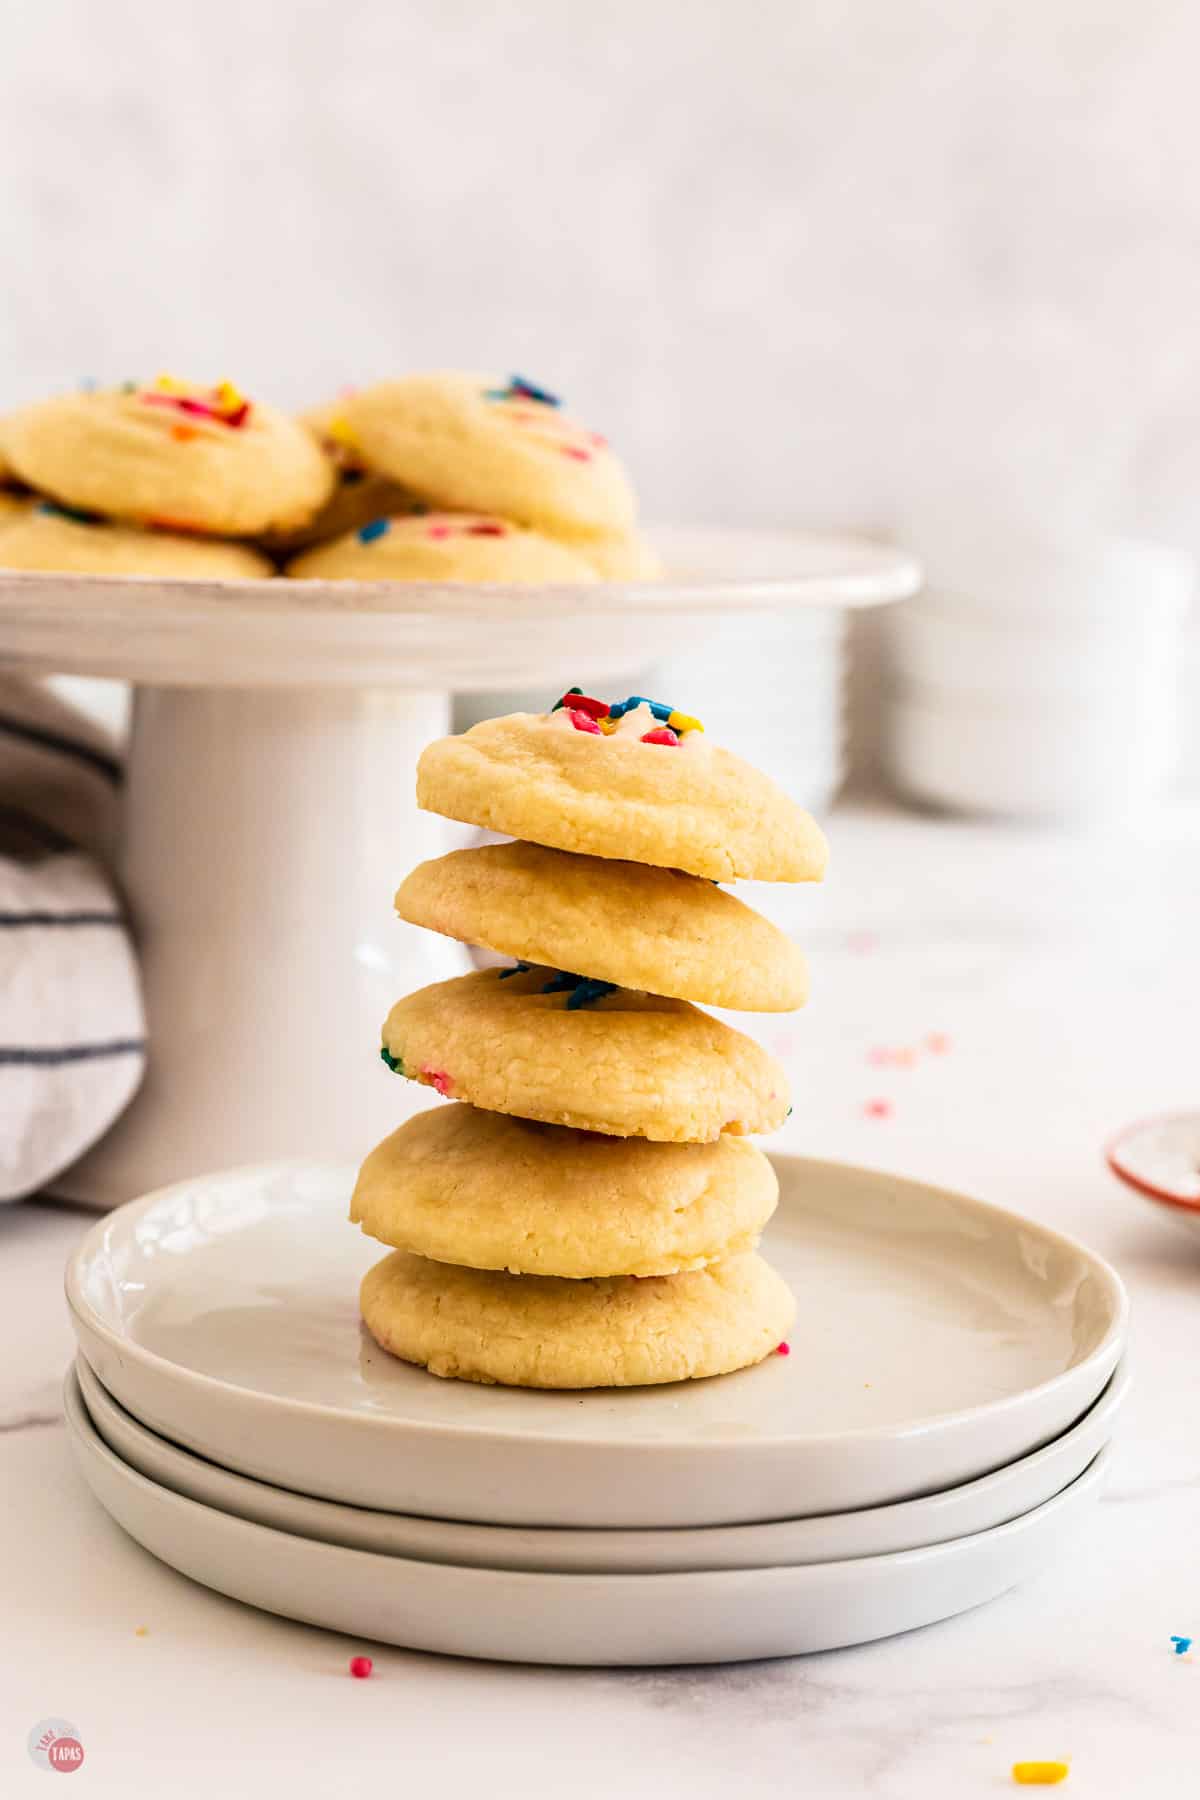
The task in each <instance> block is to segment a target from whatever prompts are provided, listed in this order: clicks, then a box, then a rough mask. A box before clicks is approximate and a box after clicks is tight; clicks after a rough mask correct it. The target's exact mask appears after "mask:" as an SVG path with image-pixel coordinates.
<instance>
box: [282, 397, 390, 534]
mask: <svg viewBox="0 0 1200 1800" xmlns="http://www.w3.org/2000/svg"><path fill="white" fill-rule="evenodd" d="M342 405H343V401H341V400H331V401H330V402H329V403H328V405H326V406H314V407H311V408H310V409H309V410H308V411H307V412H303V413H299V414H298V415H297V417H298V418H299V420H300V423H301V424H302V425H303V426H304V428H305V430H306V431H309V432H311V434H312V436H313V437H314V438H315V439H316V442H317V444H318V445H319V446H320V449H321V454H322V455H323V456H324V457H325V458H326V459H327V461H328V462H329V464H330V467H331V469H332V471H333V481H334V486H333V492H332V493H331V494H330V496H329V499H328V500H327V501H326V502H325V504H324V506H323V507H322V508H321V510H320V512H319V513H317V515H316V517H315V518H313V519H310V521H309V522H308V524H307V525H303V526H301V527H300V528H299V529H298V530H295V531H276V532H269V533H268V534H267V536H266V537H265V538H264V540H263V542H264V544H265V547H266V548H267V549H268V550H270V551H271V552H272V554H273V555H277V556H292V555H295V554H296V553H297V552H298V551H300V550H307V549H308V548H309V546H310V545H312V544H323V543H325V542H326V540H327V539H329V538H335V537H341V536H342V535H343V534H344V533H345V532H347V531H357V530H358V529H359V527H360V526H362V525H369V524H370V523H371V521H372V520H373V519H387V518H398V517H400V516H401V515H402V514H403V513H406V512H412V511H414V510H417V509H420V504H421V503H420V502H419V501H418V500H417V499H416V497H415V495H413V494H410V493H408V491H407V490H406V489H405V488H402V487H401V486H400V485H399V483H398V482H395V481H390V480H389V479H388V477H387V476H386V475H377V474H375V472H374V471H373V470H371V469H367V468H365V467H364V466H363V462H362V458H361V457H360V456H359V454H358V452H357V451H356V450H353V449H351V447H350V445H349V443H348V442H347V441H346V428H345V423H344V421H343V419H342V416H341V409H342Z"/></svg>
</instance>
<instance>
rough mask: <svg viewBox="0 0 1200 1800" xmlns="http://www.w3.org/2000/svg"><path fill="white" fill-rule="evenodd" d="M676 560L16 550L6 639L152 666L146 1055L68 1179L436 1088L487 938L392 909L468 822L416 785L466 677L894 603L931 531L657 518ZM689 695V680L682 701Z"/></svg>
mask: <svg viewBox="0 0 1200 1800" xmlns="http://www.w3.org/2000/svg"><path fill="white" fill-rule="evenodd" d="M654 535H655V537H656V540H657V541H658V543H659V546H660V548H661V550H662V552H663V555H664V557H665V559H666V562H667V566H668V568H669V569H670V570H671V575H670V577H669V579H667V580H666V581H663V582H660V583H655V584H653V585H637V584H630V585H620V586H618V585H615V584H612V585H603V586H594V587H581V588H570V587H555V588H551V587H544V588H510V587H500V586H494V587H474V588H472V587H466V586H446V585H440V586H426V585H417V584H411V585H409V584H397V583H358V582H338V583H333V582H286V581H247V582H221V583H217V582H203V581H171V582H161V581H157V580H151V579H149V578H144V577H137V578H135V577H126V578H123V579H110V578H108V577H103V576H66V575H62V576H59V575H28V574H15V573H14V574H5V573H4V572H3V571H0V661H3V662H4V663H5V664H7V665H8V666H9V667H16V668H21V669H24V670H27V671H28V672H29V673H31V674H34V673H36V674H48V673H55V674H78V675H101V676H117V677H121V678H124V679H127V680H130V681H132V682H133V683H134V684H135V695H134V712H133V730H132V737H131V742H130V752H129V766H128V775H127V793H126V803H125V814H124V828H123V835H122V847H121V858H120V869H119V874H120V878H121V880H122V883H123V886H124V890H125V894H126V897H127V899H128V902H129V906H130V909H131V912H132V916H133V920H134V926H135V930H136V934H137V939H138V944H139V948H140V953H141V957H142V966H143V974H144V984H145V1002H146V1014H147V1024H148V1034H149V1058H148V1073H147V1076H146V1080H145V1082H144V1084H143V1087H142V1089H141V1091H140V1092H139V1094H138V1096H137V1098H136V1099H135V1101H134V1102H133V1104H132V1106H131V1107H130V1108H129V1110H128V1111H127V1112H126V1113H125V1114H124V1116H123V1117H122V1118H121V1119H120V1120H119V1121H118V1123H117V1124H116V1126H115V1127H114V1129H113V1130H112V1131H111V1132H110V1133H109V1134H108V1136H107V1137H106V1138H105V1139H104V1140H103V1142H102V1143H101V1144H99V1145H98V1146H97V1147H96V1148H95V1149H94V1150H93V1151H91V1152H90V1153H89V1155H88V1156H87V1157H85V1158H84V1160H83V1161H82V1162H81V1163H79V1164H77V1165H76V1167H75V1168H74V1169H72V1170H71V1171H70V1172H69V1174H68V1175H66V1176H64V1177H62V1178H61V1179H60V1181H59V1182H58V1183H57V1184H56V1191H58V1192H60V1193H63V1194H66V1195H69V1196H70V1197H72V1198H75V1199H80V1200H84V1201H87V1202H88V1203H90V1204H93V1205H96V1206H103V1207H107V1206H114V1205H117V1204H118V1203H120V1202H121V1201H124V1200H128V1199H130V1198H131V1197H132V1196H134V1195H136V1194H139V1193H144V1192H145V1191H147V1190H148V1189H150V1188H155V1187H159V1186H162V1185H164V1184H165V1183H167V1182H171V1181H175V1180H179V1179H180V1178H182V1177H187V1176H191V1175H195V1174H198V1173H201V1172H203V1171H205V1170H210V1169H216V1168H219V1167H228V1166H229V1165H231V1164H237V1163H242V1162H258V1161H265V1160H269V1159H271V1158H274V1157H280V1156H286V1157H305V1158H312V1159H315V1160H319V1161H334V1160H347V1161H352V1160H354V1159H356V1158H357V1157H359V1156H361V1155H362V1153H363V1151H364V1149H365V1148H366V1147H368V1146H369V1145H370V1144H371V1143H372V1142H374V1141H375V1140H376V1139H377V1138H379V1137H381V1136H383V1135H384V1134H385V1133H386V1132H387V1131H388V1130H389V1129H391V1128H393V1127H394V1126H395V1125H397V1124H399V1123H400V1122H401V1120H402V1119H404V1118H405V1117H407V1116H408V1114H409V1113H411V1112H413V1111H415V1110H416V1109H417V1108H418V1107H420V1106H422V1105H424V1104H425V1103H426V1100H427V1096H425V1095H424V1094H423V1093H422V1092H421V1091H420V1090H419V1089H417V1088H416V1087H414V1086H411V1085H410V1084H408V1083H406V1082H401V1081H397V1080H396V1079H395V1077H394V1076H391V1075H389V1074H388V1072H387V1071H386V1069H384V1067H383V1066H382V1064H381V1063H380V1062H379V1060H378V1056H377V1051H376V1045H377V1044H378V1041H379V1027H380V1024H381V1022H382V1020H383V1018H384V1016H385V1014H386V1012H387V1010H388V1008H389V1007H390V1005H391V1004H392V1002H393V1001H394V1000H395V999H397V998H398V996H399V995H400V994H402V993H405V992H407V991H408V990H409V989H411V988H415V987H420V986H421V985H423V984H424V983H426V982H429V981H434V980H438V979H440V978H442V977H444V976H447V975H451V974H453V973H455V972H456V971H458V970H460V969H462V968H463V966H464V962H463V955H462V952H461V950H460V949H459V948H458V947H457V946H456V945H454V944H452V943H451V942H449V940H446V941H444V942H442V941H439V940H438V939H437V938H436V937H433V936H431V934H430V933H428V932H418V931H415V930H412V929H411V928H410V927H408V926H405V925H403V924H401V923H399V922H398V921H397V920H395V919H394V918H391V917H389V908H388V896H389V895H390V894H391V893H392V892H393V891H394V889H395V888H396V886H397V885H398V883H399V881H400V879H401V877H402V876H403V875H404V874H406V873H407V871H408V870H409V869H410V868H411V867H412V865H413V864H414V863H416V862H418V861H420V860H421V859H422V858H424V857H427V856H435V855H437V854H438V853H439V851H440V850H441V849H442V848H444V847H445V846H446V845H447V843H448V842H449V841H450V836H449V833H450V829H451V828H449V827H448V826H447V825H446V823H445V821H442V820H439V819H436V818H433V817H431V816H430V815H428V814H424V813H420V812H418V811H417V809H416V805H415V802H414V799H413V788H414V767H415V764H416V760H417V757H418V755H419V754H420V751H421V750H422V749H423V748H424V746H425V745H426V744H427V743H428V742H429V741H430V739H431V738H435V737H438V736H441V735H442V734H444V732H445V731H446V730H447V729H448V716H449V700H448V697H449V694H450V692H451V691H452V690H460V691H463V690H466V691H469V690H478V689H490V688H504V687H529V686H530V685H532V684H537V683H541V684H542V685H543V686H544V689H545V693H546V697H547V703H549V702H550V700H551V699H552V698H553V697H555V696H556V695H557V694H558V693H560V692H561V691H562V690H563V689H564V688H565V687H567V686H570V685H571V684H572V683H578V684H580V685H585V686H588V687H592V688H600V689H601V690H602V689H603V684H604V681H605V679H606V677H607V676H609V675H618V674H619V673H620V672H621V671H622V670H623V669H627V668H629V667H631V666H634V667H636V666H639V665H644V664H648V663H651V662H653V661H656V660H659V659H661V658H662V657H664V656H665V655H667V654H668V653H669V652H670V650H671V649H672V647H673V646H674V645H676V644H678V643H679V642H680V641H681V639H685V640H686V641H688V642H695V641H697V640H698V639H701V638H702V636H703V634H704V632H705V630H706V628H710V627H711V626H712V624H713V622H714V621H716V620H719V619H728V618H729V616H730V615H731V614H737V615H744V617H745V624H746V631H747V633H748V634H752V633H753V631H754V621H755V617H756V616H762V615H763V614H764V613H773V612H775V611H777V610H778V609H780V608H785V607H796V606H810V605H819V606H830V605H845V606H870V605H877V604H880V603H882V602H884V601H888V600H895V599H900V598H902V597H903V596H905V595H907V594H910V593H912V592H913V591H915V589H916V587H917V586H918V585H919V570H918V568H917V565H916V563H915V562H914V561H913V559H912V558H911V557H909V556H907V555H905V554H903V553H901V552H898V551H895V550H891V549H887V548H884V547H880V546H876V545H872V544H868V543H862V542H858V541H855V540H848V539H845V538H831V537H822V536H814V535H799V534H790V533H770V532H740V531H738V532H734V531H707V530H696V531H693V530H688V531H678V532H660V533H657V534H654ZM686 698H687V697H686V695H685V696H682V698H681V704H686Z"/></svg>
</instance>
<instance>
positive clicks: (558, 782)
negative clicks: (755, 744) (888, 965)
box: [417, 696, 827, 881]
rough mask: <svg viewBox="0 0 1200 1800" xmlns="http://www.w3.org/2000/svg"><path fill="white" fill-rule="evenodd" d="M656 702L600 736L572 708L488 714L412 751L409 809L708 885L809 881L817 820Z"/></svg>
mask: <svg viewBox="0 0 1200 1800" xmlns="http://www.w3.org/2000/svg"><path fill="white" fill-rule="evenodd" d="M573 698H574V697H569V700H571V701H572V702H573ZM579 698H580V699H581V700H587V696H580V697H579ZM634 699H636V696H631V701H632V700H634ZM605 704H606V703H604V702H597V701H590V700H588V706H590V707H593V708H594V707H597V706H599V707H604V706H605ZM622 704H626V703H622ZM656 706H658V703H657V702H654V703H650V704H644V705H641V706H637V705H633V706H630V709H629V710H628V711H624V712H622V714H621V716H620V718H619V719H618V720H617V722H616V726H615V729H613V730H611V731H610V732H606V731H605V730H603V729H602V728H601V726H600V724H599V723H598V722H597V720H596V718H595V717H594V716H593V715H592V713H590V712H589V711H588V710H587V709H586V707H580V706H578V705H576V704H574V703H569V704H567V705H564V706H560V707H559V708H557V710H555V711H553V712H549V713H510V714H509V715H508V716H507V717H505V718H500V719H485V720H484V721H483V722H482V723H481V724H479V725H474V726H472V728H471V730H470V731H467V732H464V733H463V734H462V735H461V736H458V737H448V738H439V739H438V740H437V742H436V743H433V744H430V745H429V746H428V748H427V749H426V750H424V751H423V752H422V755H421V759H420V761H419V763H418V764H417V804H418V805H419V806H422V807H424V808H425V809H426V811H428V812H435V813H443V814H444V815H445V816H446V817H447V818H451V819H461V820H462V821H463V822H464V823H465V824H468V825H481V826H483V827H484V828H485V829H487V830H490V831H498V832H502V833H504V835H505V836H506V837H515V838H526V839H528V840H529V841H531V842H532V843H535V844H546V845H549V846H550V847H551V848H552V849H556V850H573V851H581V852H584V853H585V854H588V855H591V856H604V857H617V858H620V859H622V860H625V861H630V862H641V863H652V864H655V865H656V866H658V867H660V868H668V869H683V870H686V871H687V872H688V873H689V874H692V875H704V876H707V877H708V878H709V879H711V880H714V881H735V880H742V879H745V880H750V881H819V880H820V879H821V877H822V875H823V874H824V872H825V862H826V856H827V848H826V844H825V839H824V836H823V834H822V832H821V830H820V827H819V826H818V825H817V824H816V822H815V821H814V820H813V819H812V818H810V816H809V815H808V814H807V813H806V812H802V811H801V809H800V808H799V807H798V806H797V805H796V803H795V801H794V800H791V799H789V797H788V796H787V795H786V794H785V793H784V792H783V790H782V789H781V788H779V787H777V786H776V784H775V783H774V782H773V781H772V780H771V779H770V777H769V776H767V775H763V774H761V773H760V772H759V771H758V770H757V769H755V768H752V767H751V766H750V764H749V763H745V762H743V761H742V760H741V758H740V757H737V756H734V755H733V754H732V753H731V752H730V751H728V750H722V749H720V748H719V747H718V746H716V745H714V744H711V743H710V742H709V741H708V738H707V737H706V735H705V734H704V732H703V731H699V730H695V729H691V728H688V727H687V726H684V725H681V727H680V732H679V734H678V736H677V734H676V731H675V730H674V729H673V728H672V727H671V726H670V725H669V723H668V719H669V718H675V719H677V720H680V719H681V718H682V715H681V714H679V713H675V712H673V711H672V710H671V708H669V707H658V712H655V711H654V710H653V707H656ZM660 715H661V716H660ZM608 716H609V718H610V719H611V717H612V715H611V714H609V715H608ZM647 738H649V740H650V741H648V742H647V741H645V740H646V739H647Z"/></svg>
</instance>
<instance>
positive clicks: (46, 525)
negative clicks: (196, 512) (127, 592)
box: [0, 496, 275, 581]
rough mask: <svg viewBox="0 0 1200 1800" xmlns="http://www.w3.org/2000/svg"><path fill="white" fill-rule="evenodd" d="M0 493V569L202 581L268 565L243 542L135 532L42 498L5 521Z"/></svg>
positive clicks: (241, 576) (250, 575) (261, 570)
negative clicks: (144, 576)
mask: <svg viewBox="0 0 1200 1800" xmlns="http://www.w3.org/2000/svg"><path fill="white" fill-rule="evenodd" d="M2 507H3V497H2V496H0V568H4V569H27V570H33V571H41V572H43V573H47V574H48V573H51V572H53V571H58V572H60V573H63V574H72V575H158V576H164V577H183V578H185V579H187V578H194V579H196V580H205V581H245V580H247V579H258V580H261V579H262V578H263V577H265V576H271V575H274V573H275V570H274V567H273V565H272V564H271V563H270V562H268V560H267V558H266V557H265V556H260V554H259V553H258V551H257V550H252V549H251V548H250V546H249V545H248V544H234V543H230V542H227V541H225V540H224V539H221V538H205V537H187V536H185V535H184V534H183V533H182V532H178V531H140V530H138V529H137V527H136V526H133V525H114V524H112V523H111V522H110V521H109V520H107V519H97V518H88V517H87V516H86V515H81V514H78V513H70V512H66V511H64V510H63V509H62V508H61V507H59V506H55V505H53V504H48V503H46V502H44V501H43V502H40V503H38V504H36V505H32V506H31V505H28V504H26V505H25V506H23V507H22V508H21V509H20V516H19V517H17V518H15V519H13V520H11V521H9V522H8V523H6V522H5V520H4V517H3V511H2Z"/></svg>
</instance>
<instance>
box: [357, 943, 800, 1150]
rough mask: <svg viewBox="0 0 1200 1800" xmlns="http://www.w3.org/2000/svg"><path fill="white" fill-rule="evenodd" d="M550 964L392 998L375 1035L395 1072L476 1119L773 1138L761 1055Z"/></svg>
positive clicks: (772, 1094) (770, 1086) (784, 1087)
mask: <svg viewBox="0 0 1200 1800" xmlns="http://www.w3.org/2000/svg"><path fill="white" fill-rule="evenodd" d="M604 987H605V984H604V983H603V982H601V983H599V984H590V985H585V986H584V987H582V988H579V987H576V986H575V985H574V979H573V978H572V977H564V976H559V975H557V974H556V973H555V971H554V970H552V969H536V968H535V969H526V970H519V971H512V970H509V971H504V970H496V969H483V970H480V971H478V972H477V973H475V974H473V975H460V976H456V977H455V978H454V979H453V980H451V981H439V982H435V983H434V984H433V985H432V986H431V987H425V988H419V989H418V990H417V992H416V993H415V994H408V995H406V997H405V998H404V999H403V1000H398V1001H397V1002H396V1004H395V1006H393V1008H392V1010H391V1012H390V1013H389V1014H388V1017H387V1020H386V1022H385V1024H384V1027H383V1048H384V1051H385V1052H386V1057H385V1060H387V1061H388V1062H389V1064H390V1065H391V1066H392V1067H394V1068H395V1069H396V1072H397V1073H398V1074H403V1075H407V1076H408V1077H409V1079H410V1080H412V1081H420V1082H423V1083H425V1085H426V1086H429V1087H434V1088H436V1089H437V1091H438V1092H439V1093H440V1094H443V1095H446V1096H449V1097H452V1098H454V1099H456V1100H468V1101H470V1102H471V1104H472V1105H473V1106H481V1107H483V1108H485V1109H486V1110H487V1111H489V1112H501V1113H516V1114H517V1115H518V1117H520V1118H525V1119H541V1120H544V1121H545V1122H546V1123H547V1124H551V1125H573V1126H575V1127H577V1128H578V1129H579V1130H582V1131H602V1132H610V1133H612V1134H613V1135H614V1136H616V1137H646V1138H654V1139H655V1140H657V1141H658V1142H662V1143H705V1142H708V1141H710V1140H712V1139H715V1138H717V1137H719V1136H720V1134H721V1132H722V1131H729V1132H733V1133H734V1134H737V1135H741V1134H742V1133H745V1132H756V1131H774V1130H775V1129H776V1127H777V1126H779V1125H782V1123H783V1121H784V1119H785V1118H786V1116H787V1110H788V1083H787V1076H786V1074H785V1073H784V1071H783V1069H782V1068H781V1067H780V1065H779V1064H778V1063H777V1062H776V1061H775V1059H774V1058H773V1057H771V1056H769V1055H768V1054H767V1052H766V1051H765V1050H764V1049H763V1048H762V1047H761V1045H759V1044H756V1043H755V1042H754V1041H753V1039H751V1038H748V1037H744V1036H743V1035H742V1033H741V1032H740V1031H735V1030H734V1029H733V1027H732V1026H730V1025H725V1024H723V1023H722V1022H721V1021H720V1020H719V1019H714V1018H711V1017H710V1016H709V1014H708V1013H705V1012H701V1011H700V1010H699V1008H697V1007H694V1006H690V1005H689V1004H688V1003H687V1001H686V1000H668V999H661V998H658V997H657V996H655V995H652V994H639V993H631V992H629V991H628V990H627V989H624V988H616V989H615V990H613V991H611V992H603V991H598V990H603V989H604Z"/></svg>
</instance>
